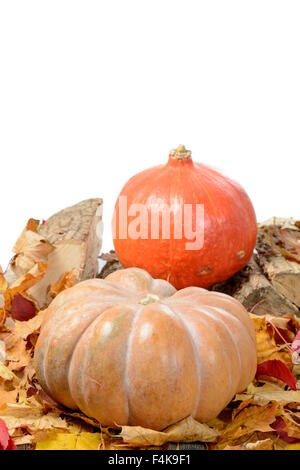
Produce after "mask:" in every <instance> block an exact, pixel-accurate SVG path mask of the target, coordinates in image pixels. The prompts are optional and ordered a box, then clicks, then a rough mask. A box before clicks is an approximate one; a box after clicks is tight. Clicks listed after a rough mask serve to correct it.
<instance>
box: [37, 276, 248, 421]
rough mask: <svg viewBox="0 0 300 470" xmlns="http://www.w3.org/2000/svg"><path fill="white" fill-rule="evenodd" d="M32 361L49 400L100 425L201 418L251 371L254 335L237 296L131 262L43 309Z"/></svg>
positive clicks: (238, 387)
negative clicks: (177, 281)
mask: <svg viewBox="0 0 300 470" xmlns="http://www.w3.org/2000/svg"><path fill="white" fill-rule="evenodd" d="M35 366H36V370H37V375H38V379H39V381H40V383H41V385H42V386H43V388H44V389H45V391H46V392H47V393H48V394H49V395H50V396H51V397H53V398H54V399H55V400H56V401H58V402H60V403H62V404H64V405H65V406H67V407H69V408H73V409H80V410H82V411H83V412H84V413H85V414H86V415H88V416H91V417H94V418H96V419H97V420H99V422H100V423H101V424H102V425H109V426H112V427H115V426H117V425H124V424H129V425H141V426H145V427H149V428H152V429H157V430H160V429H163V428H165V427H166V426H168V425H170V424H172V423H174V422H176V421H178V420H180V419H182V418H184V417H186V416H188V415H192V416H193V417H194V418H195V419H197V420H199V421H204V422H205V421H208V420H210V419H212V418H214V417H215V416H217V415H218V413H219V412H220V411H221V410H222V409H223V408H224V407H225V406H226V404H227V403H228V402H229V401H230V400H231V399H232V398H233V396H234V395H235V393H237V392H239V391H242V390H243V389H245V388H246V387H247V385H248V384H249V383H250V382H251V380H252V379H253V377H254V375H255V371H256V340H255V332H254V328H253V325H252V322H251V320H250V318H249V315H248V313H247V311H246V310H245V309H244V307H243V306H242V305H241V304H240V303H239V302H238V301H237V300H235V299H233V298H231V297H229V296H227V295H225V294H220V293H215V292H209V291H207V290H205V289H202V288H199V287H187V288H185V289H182V290H181V291H177V292H176V290H175V289H174V288H173V287H172V286H171V285H170V284H169V283H168V282H166V281H163V280H155V279H152V277H151V276H150V275H149V274H148V273H147V272H146V271H143V270H141V269H138V268H129V269H125V270H120V271H116V272H114V273H112V274H110V275H109V276H108V277H107V278H106V279H105V280H101V279H92V280H87V281H83V282H81V283H79V284H77V285H76V286H75V287H73V288H71V289H68V290H66V291H64V292H62V293H61V294H60V295H58V297H56V299H55V300H54V301H53V302H52V304H51V305H50V307H49V308H48V309H47V312H46V314H45V320H44V323H43V325H42V328H41V334H40V336H39V339H38V342H37V345H36V349H35Z"/></svg>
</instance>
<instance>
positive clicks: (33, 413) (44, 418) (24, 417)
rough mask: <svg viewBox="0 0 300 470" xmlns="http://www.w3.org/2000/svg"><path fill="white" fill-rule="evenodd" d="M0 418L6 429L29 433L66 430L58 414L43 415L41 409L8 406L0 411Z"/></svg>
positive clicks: (25, 406)
mask: <svg viewBox="0 0 300 470" xmlns="http://www.w3.org/2000/svg"><path fill="white" fill-rule="evenodd" d="M0 418H1V419H3V420H4V421H5V422H6V425H7V427H8V428H18V427H19V428H20V427H22V428H26V429H28V430H29V431H37V430H45V429H53V428H59V429H68V423H67V422H66V420H64V419H62V418H61V417H60V416H59V414H58V413H54V412H51V411H50V412H49V413H47V414H45V413H44V412H43V409H42V408H37V407H33V406H27V405H19V404H10V403H8V404H7V406H6V407H4V408H2V409H0Z"/></svg>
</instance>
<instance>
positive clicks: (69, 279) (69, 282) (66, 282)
mask: <svg viewBox="0 0 300 470" xmlns="http://www.w3.org/2000/svg"><path fill="white" fill-rule="evenodd" d="M74 283H75V276H74V273H73V271H69V272H68V273H64V274H63V275H62V277H61V278H60V280H59V281H58V282H54V283H53V284H52V285H51V287H50V291H49V295H50V297H52V299H54V298H55V297H56V296H57V295H58V294H60V292H62V291H63V290H65V289H68V288H69V287H72V286H74Z"/></svg>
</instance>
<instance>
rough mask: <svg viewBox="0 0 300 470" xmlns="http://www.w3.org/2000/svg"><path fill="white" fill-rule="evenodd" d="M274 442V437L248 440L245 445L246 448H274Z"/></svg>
mask: <svg viewBox="0 0 300 470" xmlns="http://www.w3.org/2000/svg"><path fill="white" fill-rule="evenodd" d="M273 447H274V442H273V441H272V439H262V440H261V441H256V442H248V443H247V444H246V445H245V448H246V450H272V449H273Z"/></svg>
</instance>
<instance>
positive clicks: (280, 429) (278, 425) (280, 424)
mask: <svg viewBox="0 0 300 470" xmlns="http://www.w3.org/2000/svg"><path fill="white" fill-rule="evenodd" d="M271 427H272V428H273V429H275V431H276V432H277V434H278V436H279V437H280V439H282V440H283V441H284V442H288V443H289V444H294V443H295V442H299V439H296V438H295V437H290V436H289V435H288V434H287V432H286V431H284V429H285V428H286V422H285V421H284V419H282V418H281V416H277V418H276V420H275V421H274V423H272V424H271Z"/></svg>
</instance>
